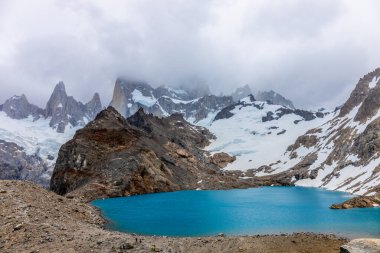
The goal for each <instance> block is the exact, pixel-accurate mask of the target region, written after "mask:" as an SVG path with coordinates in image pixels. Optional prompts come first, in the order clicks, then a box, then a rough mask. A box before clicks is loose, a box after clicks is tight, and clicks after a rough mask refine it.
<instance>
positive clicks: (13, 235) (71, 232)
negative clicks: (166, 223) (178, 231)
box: [0, 180, 348, 253]
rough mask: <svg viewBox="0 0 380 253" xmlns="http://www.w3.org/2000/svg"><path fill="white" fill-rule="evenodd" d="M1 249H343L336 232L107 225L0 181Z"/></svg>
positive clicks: (82, 208)
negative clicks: (203, 232) (230, 232)
mask: <svg viewBox="0 0 380 253" xmlns="http://www.w3.org/2000/svg"><path fill="white" fill-rule="evenodd" d="M0 199H1V201H0V210H1V215H0V224H1V226H0V235H1V239H0V251H3V252H37V251H38V252H190V253H191V252H252V251H254V250H256V251H258V252H287V251H291V252H305V251H309V252H339V247H340V246H341V245H343V244H345V243H347V242H348V239H346V238H340V237H337V236H335V235H322V234H311V233H300V234H291V235H285V234H283V235H257V236H239V237H229V236H226V237H223V236H213V237H191V238H189V237H165V236H160V237H154V236H138V235H134V234H127V233H120V232H114V231H109V230H105V229H104V225H105V220H104V219H103V218H102V217H101V216H100V214H99V211H98V210H97V209H96V208H95V207H93V206H90V205H88V204H85V203H82V202H80V201H78V200H76V199H68V198H65V197H62V196H59V195H57V194H55V193H53V192H50V191H47V190H46V189H43V188H41V187H39V186H37V185H35V184H33V183H31V182H26V181H9V180H2V181H0Z"/></svg>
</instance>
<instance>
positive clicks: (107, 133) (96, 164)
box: [50, 107, 253, 199]
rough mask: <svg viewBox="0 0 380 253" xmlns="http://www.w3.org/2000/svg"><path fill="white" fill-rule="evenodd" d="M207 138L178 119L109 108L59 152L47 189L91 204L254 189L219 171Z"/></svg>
mask: <svg viewBox="0 0 380 253" xmlns="http://www.w3.org/2000/svg"><path fill="white" fill-rule="evenodd" d="M211 138H212V135H211V134H210V133H209V132H208V131H207V130H206V129H205V128H201V127H195V126H192V125H190V124H189V123H187V122H186V121H185V120H184V119H183V117H182V116H181V115H180V114H174V115H171V116H170V117H167V118H158V117H156V116H153V115H148V114H145V113H144V111H143V110H142V109H140V110H139V111H137V112H136V113H135V114H134V115H132V116H131V117H129V118H128V119H124V118H123V117H122V116H121V115H120V114H119V113H118V112H117V111H116V110H115V109H114V108H112V107H108V108H107V109H106V110H103V111H102V112H101V113H99V114H98V116H97V117H96V118H95V120H94V121H92V122H90V123H89V124H88V125H87V126H86V127H84V128H83V129H81V130H78V131H77V133H76V134H75V136H74V138H73V139H72V140H70V141H69V142H67V143H66V144H64V145H63V146H62V147H61V150H60V152H59V156H58V159H57V163H56V166H55V168H54V172H53V176H52V179H51V183H50V187H51V189H52V190H53V191H55V192H57V193H59V194H73V195H79V196H80V195H84V196H85V197H86V198H87V199H94V198H100V197H113V196H125V195H130V194H142V193H149V192H161V191H173V190H180V189H196V188H198V187H202V186H204V187H207V188H213V187H215V188H230V187H237V186H239V187H244V186H247V185H253V183H247V182H244V181H243V182H241V181H240V180H239V179H238V178H237V177H236V176H235V177H233V176H228V175H225V174H224V173H223V172H222V171H220V170H219V166H220V163H219V161H218V159H212V157H208V156H207V153H206V152H205V151H204V150H203V149H202V148H203V147H204V146H205V145H207V144H209V140H210V139H211ZM226 156H228V155H224V156H223V161H224V162H227V161H228V160H229V159H227V157H226ZM219 160H220V159H219ZM232 160H233V159H232ZM218 163H219V164H218Z"/></svg>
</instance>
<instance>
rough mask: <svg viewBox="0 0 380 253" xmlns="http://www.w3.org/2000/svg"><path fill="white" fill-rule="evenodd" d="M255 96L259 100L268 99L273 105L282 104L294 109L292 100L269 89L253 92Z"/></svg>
mask: <svg viewBox="0 0 380 253" xmlns="http://www.w3.org/2000/svg"><path fill="white" fill-rule="evenodd" d="M255 98H256V99H257V100H259V101H270V102H271V103H273V104H275V105H283V106H286V107H289V108H291V109H296V108H295V107H294V105H293V102H292V101H290V100H289V99H287V98H285V97H283V96H282V95H280V94H278V93H276V92H274V91H272V90H270V91H259V92H257V93H256V94H255Z"/></svg>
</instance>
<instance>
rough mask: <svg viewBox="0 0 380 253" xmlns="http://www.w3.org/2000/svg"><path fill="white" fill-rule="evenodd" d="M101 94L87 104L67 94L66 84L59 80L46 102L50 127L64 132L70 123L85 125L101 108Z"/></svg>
mask: <svg viewBox="0 0 380 253" xmlns="http://www.w3.org/2000/svg"><path fill="white" fill-rule="evenodd" d="M101 108H102V105H101V103H100V98H99V94H97V93H96V94H95V95H94V97H93V98H92V99H91V101H89V102H88V103H86V104H85V105H84V104H82V103H81V102H78V101H76V100H75V99H74V98H73V97H71V96H67V94H66V89H65V85H64V83H63V82H59V83H58V84H57V85H56V86H55V88H54V91H53V94H52V95H51V97H50V99H49V101H48V102H47V104H46V109H45V117H47V118H50V117H51V120H50V123H49V124H50V127H52V128H54V129H57V132H59V133H63V132H64V131H65V128H66V126H67V125H68V124H71V125H72V126H74V127H75V126H78V125H79V126H84V125H85V124H86V123H87V122H88V121H90V120H92V119H93V117H94V116H95V115H96V114H97V113H98V112H99V111H100V110H101Z"/></svg>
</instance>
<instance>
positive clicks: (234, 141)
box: [203, 97, 328, 172]
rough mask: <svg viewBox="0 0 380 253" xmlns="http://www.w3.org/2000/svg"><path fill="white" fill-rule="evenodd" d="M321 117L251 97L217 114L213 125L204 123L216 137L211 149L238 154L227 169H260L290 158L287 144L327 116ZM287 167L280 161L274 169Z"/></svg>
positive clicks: (208, 148)
mask: <svg viewBox="0 0 380 253" xmlns="http://www.w3.org/2000/svg"><path fill="white" fill-rule="evenodd" d="M222 114H224V116H223V115H222ZM268 115H272V117H268ZM318 116H319V117H317V116H316V113H312V112H306V111H300V110H298V111H297V110H293V109H290V108H287V107H285V106H281V105H273V104H268V103H267V102H262V101H254V99H253V97H247V98H244V99H242V100H240V102H239V103H237V104H235V105H233V106H231V107H230V108H227V110H224V112H223V111H222V112H221V113H219V114H218V115H216V117H215V120H214V121H212V123H211V124H209V125H207V124H204V125H203V126H205V127H207V128H208V129H209V130H210V131H211V132H212V133H213V134H214V135H215V136H216V140H214V141H213V142H212V143H211V145H209V146H208V147H207V150H208V151H210V152H211V153H217V152H226V153H228V154H230V155H234V156H236V161H235V162H233V163H231V164H229V165H227V167H226V168H225V169H227V170H248V169H257V168H259V167H260V166H262V165H268V164H271V163H276V162H277V161H288V158H287V157H286V156H284V153H285V151H286V149H287V147H288V146H289V145H291V144H292V143H293V142H294V141H295V140H296V139H297V137H298V136H300V135H302V134H304V133H305V132H306V131H307V130H308V129H310V128H312V127H315V126H318V125H320V124H321V123H323V122H325V121H326V118H325V117H322V116H325V115H323V114H318ZM327 117H328V116H327ZM287 167H288V165H284V164H282V163H278V164H277V165H276V166H274V168H273V169H275V170H276V172H279V171H282V170H285V169H286V168H287Z"/></svg>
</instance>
